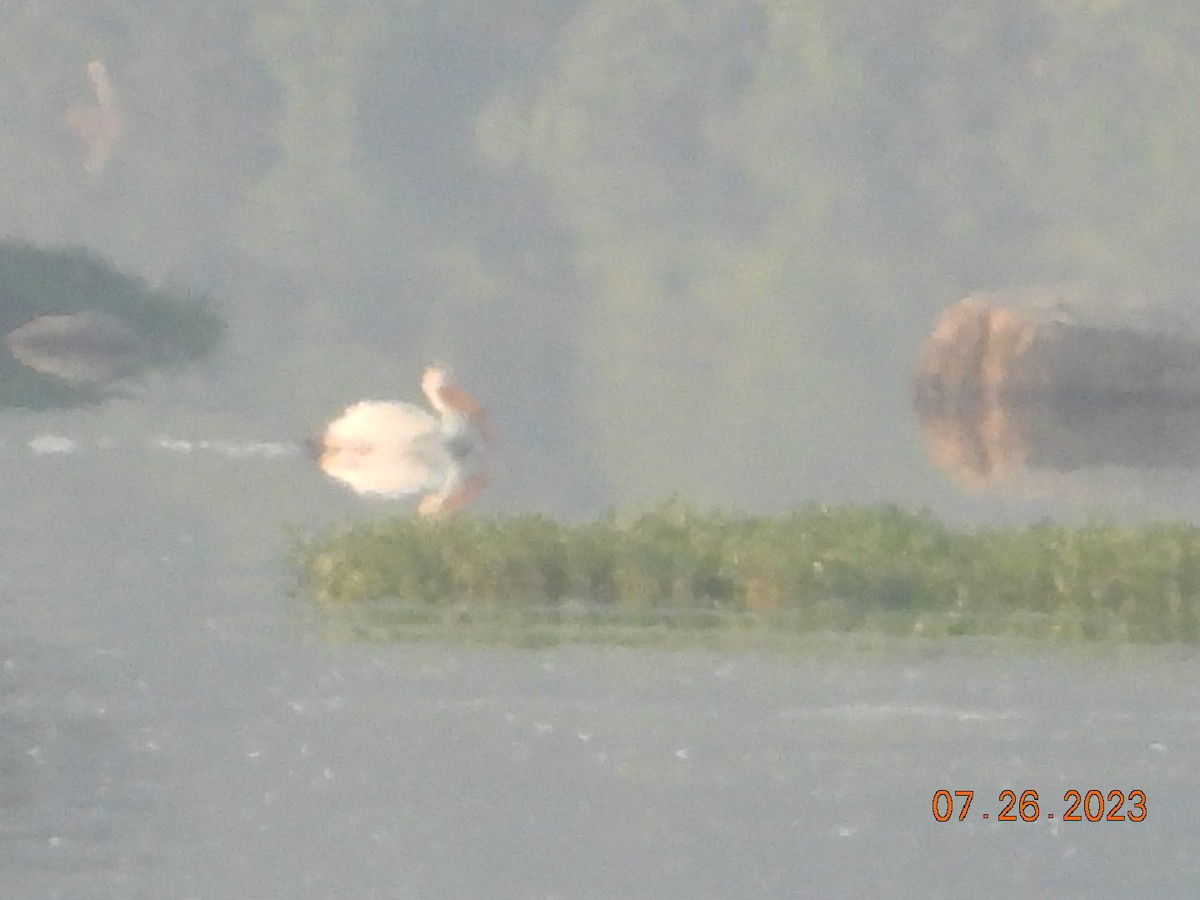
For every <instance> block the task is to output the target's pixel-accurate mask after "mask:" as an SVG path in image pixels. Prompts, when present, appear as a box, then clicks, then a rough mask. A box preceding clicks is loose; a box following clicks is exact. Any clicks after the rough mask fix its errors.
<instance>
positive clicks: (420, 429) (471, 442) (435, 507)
mask: <svg viewBox="0 0 1200 900" xmlns="http://www.w3.org/2000/svg"><path fill="white" fill-rule="evenodd" d="M421 390H423V391H424V392H425V396H426V397H427V398H428V399H429V405H430V406H432V407H433V409H434V411H435V412H436V413H437V415H436V416H435V415H432V414H431V413H429V412H428V411H426V410H424V409H422V408H421V407H419V406H414V405H413V404H411V403H399V402H394V401H381V400H363V401H361V402H359V403H355V404H354V405H353V406H350V407H348V408H347V409H346V411H345V412H343V413H342V414H341V415H340V416H339V417H338V418H336V419H334V420H333V421H332V422H330V423H329V425H328V426H327V427H326V428H325V431H324V432H323V433H322V434H321V435H320V436H319V437H317V438H315V439H313V440H312V441H310V446H311V447H312V449H313V451H314V453H315V454H316V458H317V464H318V465H319V466H320V467H321V470H322V471H323V472H325V474H326V475H329V476H330V477H332V478H336V479H337V480H338V481H341V482H343V483H344V484H346V485H348V486H349V487H350V488H351V489H352V490H353V491H355V492H356V493H359V494H380V495H383V496H386V497H401V496H406V495H422V496H421V501H420V504H419V505H418V507H417V512H418V513H419V514H420V515H421V516H424V517H426V518H431V517H436V516H439V515H446V514H448V513H451V512H454V511H455V510H456V509H458V508H460V507H461V506H463V504H465V503H467V502H468V501H469V500H471V498H472V497H474V496H475V495H476V494H477V493H479V491H480V490H481V489H482V488H483V487H484V485H486V484H487V480H488V476H487V471H486V462H487V453H488V444H489V440H490V432H489V429H488V424H487V419H486V417H485V415H484V412H483V410H482V409H481V408H480V406H479V404H477V403H476V402H475V401H474V400H473V399H471V397H470V396H468V395H467V394H466V393H465V392H464V391H463V390H461V389H460V388H458V387H456V386H455V385H453V384H451V383H450V380H449V378H448V376H447V375H446V372H445V371H444V370H443V369H440V368H438V367H436V366H430V367H428V368H427V369H426V370H425V374H424V375H423V376H422V378H421Z"/></svg>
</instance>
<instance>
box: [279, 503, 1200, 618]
mask: <svg viewBox="0 0 1200 900" xmlns="http://www.w3.org/2000/svg"><path fill="white" fill-rule="evenodd" d="M297 562H298V566H299V568H300V572H301V577H300V581H301V588H302V590H303V592H304V593H307V594H309V595H311V596H313V597H315V598H316V599H317V600H318V601H320V603H321V606H322V607H323V608H324V610H325V612H326V613H327V614H328V615H329V616H330V617H331V619H333V620H337V621H342V622H343V623H345V622H348V621H352V622H356V623H357V625H356V628H366V630H367V631H368V632H369V633H371V634H372V635H373V636H374V637H375V638H377V639H384V638H390V639H396V638H397V637H401V636H405V635H408V636H411V632H410V630H409V629H410V628H411V627H413V626H415V625H418V624H419V625H421V626H422V627H428V626H429V624H430V622H432V621H440V622H441V623H442V624H443V625H444V626H447V627H449V628H450V630H451V632H453V631H454V630H455V628H456V627H457V626H458V625H464V624H466V625H470V626H472V627H475V628H483V626H484V623H487V622H491V623H492V624H493V625H495V626H497V627H499V625H500V624H503V626H504V627H505V628H511V627H513V626H514V625H516V624H522V625H523V627H524V628H529V627H533V626H534V625H536V626H538V628H541V629H542V631H541V632H539V634H541V637H542V639H544V640H550V639H551V638H552V635H553V633H554V630H553V629H551V628H550V627H549V626H550V625H554V624H557V625H558V626H564V625H569V626H570V628H569V629H568V631H567V632H566V634H567V637H568V638H572V637H582V638H584V639H594V638H595V637H596V635H595V634H591V633H590V632H589V631H588V629H587V628H585V627H584V626H585V625H591V626H596V628H598V629H599V630H598V632H597V633H598V634H600V635H601V636H604V635H608V634H612V633H617V632H619V633H620V634H621V635H622V636H623V637H622V639H625V638H629V637H630V635H631V634H632V635H633V636H634V638H635V640H645V639H647V637H648V635H649V633H648V632H644V631H641V629H646V628H650V629H651V630H652V631H653V632H654V633H657V632H658V631H660V630H662V629H663V628H668V630H670V631H671V634H672V635H673V637H674V638H675V639H678V638H679V637H680V635H681V634H682V633H683V632H686V631H688V630H695V629H696V628H700V630H706V629H711V628H713V627H715V626H722V627H724V628H732V629H733V631H734V632H740V633H744V632H745V631H746V630H747V629H750V630H756V629H767V630H769V631H776V630H780V631H787V632H804V631H812V630H828V629H833V630H838V631H866V632H885V633H916V634H942V635H957V634H1024V635H1039V636H1059V637H1071V638H1094V639H1117V640H1134V641H1186V642H1195V641H1196V640H1197V639H1198V638H1200V528H1196V527H1193V526H1187V525H1160V526H1151V527H1146V528H1140V529H1126V528H1118V527H1115V526H1106V525H1105V526H1102V525H1090V526H1087V527H1084V528H1079V529H1072V528H1068V527H1066V526H1062V525H1053V524H1040V525H1035V526H1032V527H1029V528H1009V529H996V530H989V531H983V532H959V531H953V530H950V529H948V528H946V527H945V526H943V525H941V524H940V523H938V522H937V521H935V520H934V519H933V518H932V517H931V516H929V515H928V514H927V513H913V512H907V511H904V510H901V509H898V508H895V507H879V508H874V507H842V508H834V509H831V508H825V507H811V508H807V509H802V510H798V511H795V512H792V513H790V514H787V515H784V516H779V517H758V516H731V515H728V514H725V513H720V512H708V513H697V512H695V511H692V510H689V509H688V508H686V507H685V506H683V505H681V504H679V503H675V502H673V503H669V504H667V505H665V506H662V507H660V508H658V509H656V510H654V511H652V512H649V513H646V514H644V515H641V516H638V517H636V518H632V519H621V518H617V517H613V516H609V517H606V518H603V519H600V520H598V521H596V522H591V523H587V524H581V525H564V524H561V523H559V522H556V521H554V520H551V519H548V518H546V517H544V516H538V515H527V516H517V517H514V518H509V519H468V518H463V519H456V520H451V521H448V522H442V523H436V524H430V523H426V522H422V521H417V520H413V519H396V520H392V521H388V522H384V523H378V524H371V525H361V526H357V527H352V528H345V529H342V530H339V531H336V532H333V533H328V534H324V535H316V536H309V537H307V538H303V539H301V540H300V541H299V543H298V548H297ZM365 623H373V624H372V625H370V626H369V627H368V626H367V625H366V624H365ZM387 623H391V624H390V625H389V624H387ZM618 626H621V628H618ZM606 629H607V630H606ZM613 629H617V632H614V631H613ZM622 629H623V630H622ZM639 634H640V636H638V635H639ZM560 637H561V635H560Z"/></svg>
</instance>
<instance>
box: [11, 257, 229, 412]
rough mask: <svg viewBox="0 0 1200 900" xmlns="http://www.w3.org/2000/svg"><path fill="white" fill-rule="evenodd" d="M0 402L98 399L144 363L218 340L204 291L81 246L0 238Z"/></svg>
mask: <svg viewBox="0 0 1200 900" xmlns="http://www.w3.org/2000/svg"><path fill="white" fill-rule="evenodd" d="M0 296H3V298H4V303H3V304H0V335H3V338H4V343H3V347H4V350H5V351H6V352H0V405H4V406H19V407H27V408H33V409H44V408H49V407H70V406H81V405H86V404H90V403H97V402H100V401H102V400H103V399H105V397H107V396H110V395H112V394H114V393H120V388H121V387H124V386H126V385H125V384H124V383H125V382H126V381H128V380H129V379H132V378H135V377H138V376H140V375H142V374H144V373H145V372H147V371H148V370H150V369H156V368H167V367H171V366H182V365H184V364H187V363H189V362H193V361H196V360H199V359H201V358H202V357H204V356H206V355H207V354H209V353H210V352H212V350H214V349H215V348H216V346H217V344H218V343H219V342H220V339H221V336H222V333H223V324H222V322H221V320H220V319H219V318H218V317H217V316H216V315H215V314H214V312H213V311H212V309H211V305H210V304H209V303H208V302H207V301H205V300H204V299H203V298H188V297H184V296H176V295H174V294H173V293H169V292H167V291H164V290H156V289H153V288H151V287H149V286H148V285H147V284H145V283H144V282H143V281H141V280H140V279H138V278H135V277H132V276H128V275H125V274H122V273H121V272H118V271H117V270H116V269H114V268H113V267H112V266H110V265H109V264H108V263H107V262H105V261H104V260H102V259H100V258H99V257H97V256H95V255H94V254H91V253H89V252H88V251H86V250H83V249H80V248H60V249H53V250H48V249H42V248H38V247H34V246H32V245H30V244H26V243H22V242H15V241H14V242H0Z"/></svg>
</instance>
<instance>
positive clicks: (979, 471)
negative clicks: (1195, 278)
mask: <svg viewBox="0 0 1200 900" xmlns="http://www.w3.org/2000/svg"><path fill="white" fill-rule="evenodd" d="M1162 312H1163V311H1158V313H1162ZM1158 313H1156V312H1155V311H1154V310H1152V309H1151V308H1149V307H1146V306H1145V305H1142V304H1137V303H1131V302H1113V301H1112V300H1110V299H1100V300H1095V301H1093V300H1092V298H1089V297H1088V295H1087V294H1086V293H1085V292H1084V291H1082V290H1080V289H1053V288H1041V289H1035V290H1031V291H1026V292H1007V293H995V294H977V295H974V296H971V297H968V298H966V299H965V300H962V301H960V302H959V303H957V304H955V305H954V306H952V307H950V308H949V309H948V310H946V311H945V312H944V313H943V314H942V316H941V317H940V319H939V320H938V322H937V324H936V326H935V328H934V330H933V332H932V333H931V334H930V335H929V337H928V338H927V339H926V341H925V343H924V345H923V346H922V348H921V351H920V354H919V357H918V361H917V365H916V369H915V372H914V377H913V388H914V408H915V411H916V415H917V422H918V428H919V432H920V435H921V439H922V442H923V444H924V446H925V449H926V452H927V454H928V456H929V458H930V459H931V461H932V462H933V463H934V464H935V465H936V466H937V467H938V468H939V469H941V470H942V471H944V472H946V473H947V474H948V475H950V476H951V477H952V478H954V480H955V481H957V482H958V483H960V484H962V485H964V486H967V487H971V488H976V489H981V488H988V487H992V486H995V485H996V484H998V483H1001V482H1003V481H1005V480H1006V479H1007V478H1008V477H1010V476H1014V475H1017V474H1019V473H1021V472H1023V471H1027V470H1046V471H1053V472H1071V471H1075V470H1079V469H1087V468H1093V467H1101V466H1123V467H1130V468H1143V469H1153V468H1165V467H1173V466H1182V467H1192V468H1200V341H1197V340H1194V339H1192V338H1191V337H1190V336H1189V331H1188V329H1186V328H1183V329H1181V328H1178V327H1172V326H1169V325H1168V324H1167V323H1166V316H1165V315H1162V314H1158Z"/></svg>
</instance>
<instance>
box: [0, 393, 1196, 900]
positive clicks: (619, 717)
mask: <svg viewBox="0 0 1200 900" xmlns="http://www.w3.org/2000/svg"><path fill="white" fill-rule="evenodd" d="M119 419H120V417H119V416H116V417H115V418H114V420H113V421H116V422H117V424H115V425H114V424H112V422H111V421H110V422H109V424H107V425H106V424H105V419H104V417H103V416H98V417H91V418H86V419H82V420H78V421H76V422H75V424H74V426H73V427H74V429H75V431H74V433H75V434H76V435H77V436H76V437H75V438H73V440H75V441H76V443H75V444H74V445H73V448H71V450H70V452H55V448H54V446H53V442H51V441H43V442H42V443H41V444H37V445H35V446H34V447H32V448H31V447H30V444H29V441H30V440H35V439H36V438H38V437H39V436H44V435H46V434H51V435H58V436H60V437H61V436H64V434H63V433H64V432H65V431H66V430H67V429H66V428H56V429H53V430H39V429H36V428H35V429H32V430H30V431H28V432H21V431H20V429H19V428H14V429H11V430H10V436H9V437H8V438H6V441H5V444H4V447H3V448H0V453H2V454H3V459H4V463H5V465H4V466H3V471H2V473H0V491H2V492H3V495H4V496H5V497H6V510H7V514H6V516H5V517H4V519H3V523H2V526H0V527H2V528H3V537H4V542H3V546H4V547H5V557H6V558H5V563H4V566H3V570H2V571H0V579H2V582H0V584H2V585H3V591H2V592H0V881H2V883H3V888H4V889H3V895H4V896H11V897H23V898H24V897H29V898H40V897H63V898H96V897H120V898H140V897H146V898H162V897H180V898H184V897H196V898H228V897H256V898H257V897H261V898H268V897H280V898H327V897H333V896H337V897H379V898H393V897H421V898H427V897H489V898H507V897H512V898H551V897H561V898H575V897H596V898H600V897H630V898H634V897H643V898H672V897H678V898H695V897H794V896H813V897H835V896H877V897H930V896H945V897H955V896H963V895H964V894H966V893H967V892H969V893H971V894H972V895H979V896H1012V895H1014V894H1015V895H1018V896H1024V897H1038V896H1044V897H1059V898H1061V897H1095V896H1103V895H1109V896H1166V897H1184V896H1193V895H1194V891H1195V888H1196V886H1197V885H1200V863H1198V862H1197V861H1196V855H1195V852H1194V847H1195V836H1196V834H1197V833H1198V831H1197V825H1198V821H1197V819H1198V815H1197V810H1198V809H1200V786H1198V782H1197V779H1196V775H1195V770H1196V760H1197V758H1200V757H1198V755H1197V751H1198V749H1200V706H1198V705H1197V702H1196V687H1197V684H1200V660H1198V659H1197V657H1196V655H1195V654H1194V653H1193V652H1192V651H1190V650H1185V649H1180V648H1169V647H1168V648H1145V649H1137V650H1124V651H1109V650H1104V649H1098V648H1084V649H1080V648H1078V647H1071V646H1068V645H1060V644H1034V645H1004V644H996V643H992V642H983V641H980V642H974V641H954V642H946V643H932V642H921V641H917V642H912V643H907V642H905V643H896V644H884V645H877V646H871V645H869V644H868V645H862V644H860V643H858V642H855V641H853V640H834V639H831V640H816V641H814V643H813V646H812V648H811V650H810V651H809V652H807V653H802V654H800V655H798V656H794V657H771V656H755V655H752V654H729V655H722V654H717V653H710V652H656V651H652V650H630V649H622V648H602V647H587V646H576V647H565V648H560V649H552V650H542V651H520V650H505V649H480V648H466V647H456V646H443V645H410V646H395V647H380V646H362V645H339V644H335V643H329V642H327V641H325V640H324V639H323V638H322V636H321V634H320V633H319V632H318V631H316V630H313V629H312V628H311V627H310V626H309V625H308V624H306V620H305V616H304V614H303V609H304V603H303V600H302V599H300V598H296V597H291V596H289V595H288V591H287V589H288V587H289V573H288V571H287V569H286V566H285V564H284V555H285V553H286V550H287V544H286V539H285V536H284V526H285V525H288V524H293V525H310V526H311V525H316V524H320V523H321V522H327V521H331V520H333V519H336V518H338V517H340V516H343V515H352V516H355V517H362V516H368V515H374V514H378V513H379V512H388V511H391V509H392V507H388V506H386V505H371V504H368V505H363V504H362V503H361V501H356V500H353V499H352V498H349V497H346V496H345V495H344V494H342V493H340V492H339V491H338V489H337V488H336V487H334V486H332V485H328V484H326V483H324V482H323V481H322V480H321V479H320V478H319V476H318V475H316V474H315V473H314V472H312V471H311V470H310V469H309V468H308V463H307V460H304V459H303V458H301V457H299V455H298V454H292V455H288V454H287V453H285V452H284V451H285V450H286V449H287V447H286V445H284V444H279V445H277V446H275V445H268V444H267V443H262V444H259V443H252V442H251V438H250V437H247V436H246V435H245V433H244V431H245V430H246V429H242V431H243V433H242V434H238V435H235V436H234V437H230V438H227V439H220V440H227V441H228V443H219V442H218V441H219V439H218V438H217V437H208V438H203V437H201V436H199V435H196V434H195V433H192V434H190V435H188V436H183V437H173V438H172V440H175V441H185V440H186V441H191V442H192V445H191V446H192V450H191V452H185V451H184V450H183V449H181V445H178V444H168V445H166V446H164V445H163V444H161V443H159V442H157V438H156V437H154V436H153V434H152V433H151V434H142V435H139V434H138V433H137V432H136V431H135V430H132V429H128V428H126V427H125V426H124V425H121V424H120V421H119ZM159 421H160V422H162V423H163V424H170V422H169V416H166V415H164V416H163V417H161V418H160V420H159ZM67 424H68V425H69V424H70V422H67ZM106 429H107V430H106ZM122 429H124V430H122ZM229 430H230V431H231V432H233V431H238V430H239V429H236V428H230V429H229ZM166 433H167V434H168V435H175V434H178V432H177V431H171V430H168V431H167V432H166ZM101 438H104V439H105V440H101ZM204 440H207V441H209V442H210V443H209V444H208V445H207V446H201V445H200V443H199V442H201V441H204ZM237 447H242V448H244V449H245V448H249V447H256V448H258V450H257V451H256V452H254V453H249V452H247V453H240V454H239V453H237V452H235V450H236V448H237ZM270 447H274V449H270ZM264 448H267V449H264ZM64 449H67V448H66V445H62V444H60V445H57V450H59V451H62V450H64ZM275 451H278V453H276V452H275ZM181 482H191V483H192V485H193V486H190V487H188V486H185V485H184V484H183V483H181ZM197 483H198V484H200V485H201V486H202V488H203V489H200V490H197V489H196V488H195V487H194V485H195V484H197ZM940 788H945V789H947V790H951V791H953V790H966V789H971V790H974V791H976V798H975V807H974V809H973V812H974V813H978V814H982V812H985V811H989V810H990V812H991V816H992V819H990V820H989V821H984V820H983V819H982V818H980V817H979V815H973V816H972V819H971V821H968V822H963V823H960V822H958V821H952V822H950V823H946V824H939V823H937V822H935V821H934V819H933V817H932V813H931V806H930V804H931V798H932V795H933V793H934V791H936V790H938V789H940ZM1005 788H1012V789H1014V790H1017V791H1018V792H1019V791H1021V790H1025V789H1031V788H1032V789H1036V790H1037V791H1038V792H1039V794H1040V797H1041V802H1042V808H1043V811H1044V812H1049V811H1054V812H1056V813H1057V814H1059V815H1061V813H1062V811H1064V809H1065V805H1064V804H1063V803H1062V796H1063V794H1064V792H1065V791H1067V790H1068V789H1070V788H1078V789H1080V790H1081V791H1086V790H1088V789H1093V788H1094V789H1098V790H1101V791H1104V792H1105V793H1107V792H1108V791H1109V790H1113V789H1120V790H1125V791H1128V790H1131V789H1134V788H1137V789H1141V790H1143V791H1144V792H1145V794H1146V796H1147V798H1148V808H1149V814H1148V817H1147V819H1146V821H1144V822H1142V823H1131V822H1123V823H1110V822H1100V823H1089V822H1086V821H1085V822H1081V823H1063V822H1061V821H1055V822H1050V821H1048V820H1045V819H1043V820H1041V821H1039V822H1037V823H1024V822H1015V823H998V822H996V821H995V819H994V817H995V815H996V813H997V812H998V811H999V808H1000V804H999V803H998V802H997V795H998V794H999V792H1000V791H1001V790H1003V789H1005Z"/></svg>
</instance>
